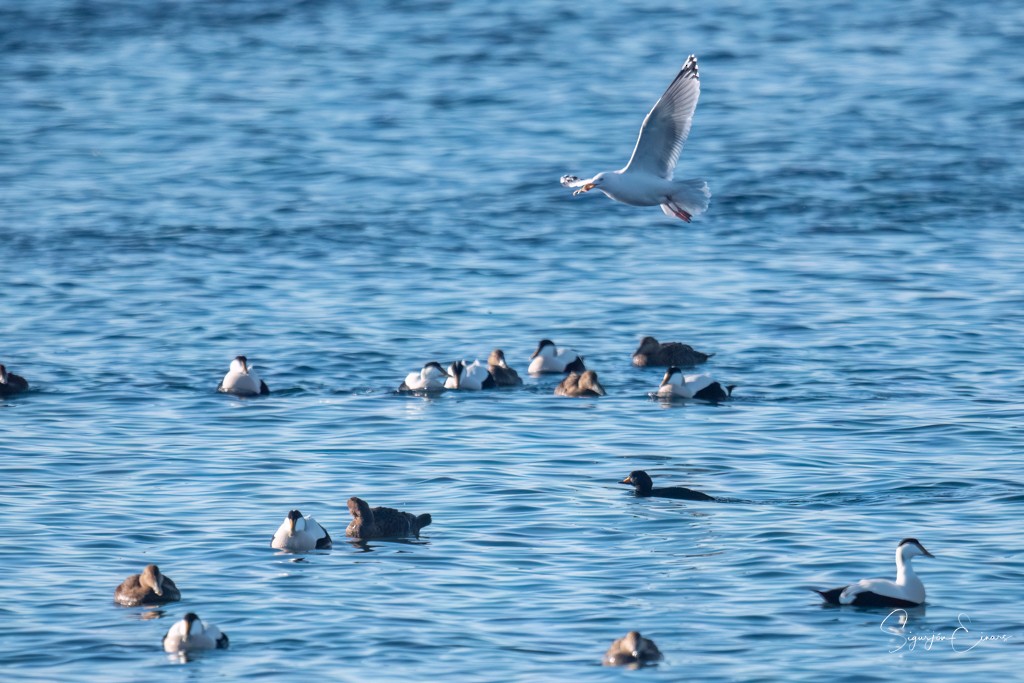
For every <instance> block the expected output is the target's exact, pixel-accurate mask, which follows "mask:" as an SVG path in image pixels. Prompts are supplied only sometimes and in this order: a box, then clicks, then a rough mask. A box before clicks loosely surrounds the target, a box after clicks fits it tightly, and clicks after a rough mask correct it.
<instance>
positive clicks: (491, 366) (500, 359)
mask: <svg viewBox="0 0 1024 683" xmlns="http://www.w3.org/2000/svg"><path fill="white" fill-rule="evenodd" d="M487 369H488V370H489V371H490V373H491V377H493V378H494V383H495V384H496V385H497V386H499V387H517V386H519V385H520V384H522V383H523V380H521V379H519V373H518V372H516V371H515V370H513V369H512V368H510V367H509V366H508V363H506V362H505V352H504V351H502V350H501V349H494V350H493V351H491V355H490V356H488V358H487Z"/></svg>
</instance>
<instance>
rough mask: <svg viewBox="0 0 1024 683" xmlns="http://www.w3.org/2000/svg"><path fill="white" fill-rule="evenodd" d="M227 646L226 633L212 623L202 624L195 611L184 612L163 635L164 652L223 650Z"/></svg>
mask: <svg viewBox="0 0 1024 683" xmlns="http://www.w3.org/2000/svg"><path fill="white" fill-rule="evenodd" d="M227 646H228V635H227V634H226V633H221V632H220V629H219V628H217V627H216V626H214V625H213V624H209V625H207V624H204V623H203V622H202V621H200V620H199V617H198V616H196V613H195V612H189V613H188V614H186V615H185V617H184V618H183V619H182V620H181V621H179V622H177V623H176V624H174V625H173V626H171V628H170V629H168V631H167V635H165V636H164V652H195V651H197V650H214V649H217V650H223V649H224V648H226V647H227Z"/></svg>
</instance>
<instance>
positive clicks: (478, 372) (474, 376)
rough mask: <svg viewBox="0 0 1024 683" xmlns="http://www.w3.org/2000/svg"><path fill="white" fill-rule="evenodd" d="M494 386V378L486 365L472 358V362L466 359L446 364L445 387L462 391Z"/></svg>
mask: <svg viewBox="0 0 1024 683" xmlns="http://www.w3.org/2000/svg"><path fill="white" fill-rule="evenodd" d="M494 386H495V383H494V378H493V377H492V376H491V372H490V370H488V369H487V366H486V365H483V364H482V363H480V361H479V360H474V361H473V362H472V363H466V361H455V362H454V363H452V364H451V365H449V366H448V379H447V380H445V383H444V388H445V389H459V390H462V391H480V390H481V389H491V388H493V387H494Z"/></svg>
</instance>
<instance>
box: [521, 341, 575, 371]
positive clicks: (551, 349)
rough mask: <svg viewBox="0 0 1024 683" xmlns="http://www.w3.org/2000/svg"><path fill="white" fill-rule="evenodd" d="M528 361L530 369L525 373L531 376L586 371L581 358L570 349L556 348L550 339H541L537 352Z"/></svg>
mask: <svg viewBox="0 0 1024 683" xmlns="http://www.w3.org/2000/svg"><path fill="white" fill-rule="evenodd" d="M530 359H531V360H530V367H529V368H528V370H527V371H528V372H529V373H530V374H531V375H539V374H542V373H559V372H583V371H584V370H586V369H587V368H586V366H585V365H583V356H581V355H579V354H578V353H576V352H575V351H572V350H570V349H559V348H556V347H555V342H553V341H551V340H550V339H541V340H540V343H539V344H537V350H536V351H534V352H533V355H532V356H530Z"/></svg>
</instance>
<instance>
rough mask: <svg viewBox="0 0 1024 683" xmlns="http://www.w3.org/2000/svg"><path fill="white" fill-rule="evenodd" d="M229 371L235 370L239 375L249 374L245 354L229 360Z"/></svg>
mask: <svg viewBox="0 0 1024 683" xmlns="http://www.w3.org/2000/svg"><path fill="white" fill-rule="evenodd" d="M230 370H231V372H237V373H238V374H240V375H248V374H249V361H248V359H246V357H245V356H235V359H234V360H233V361H231V368H230Z"/></svg>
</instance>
